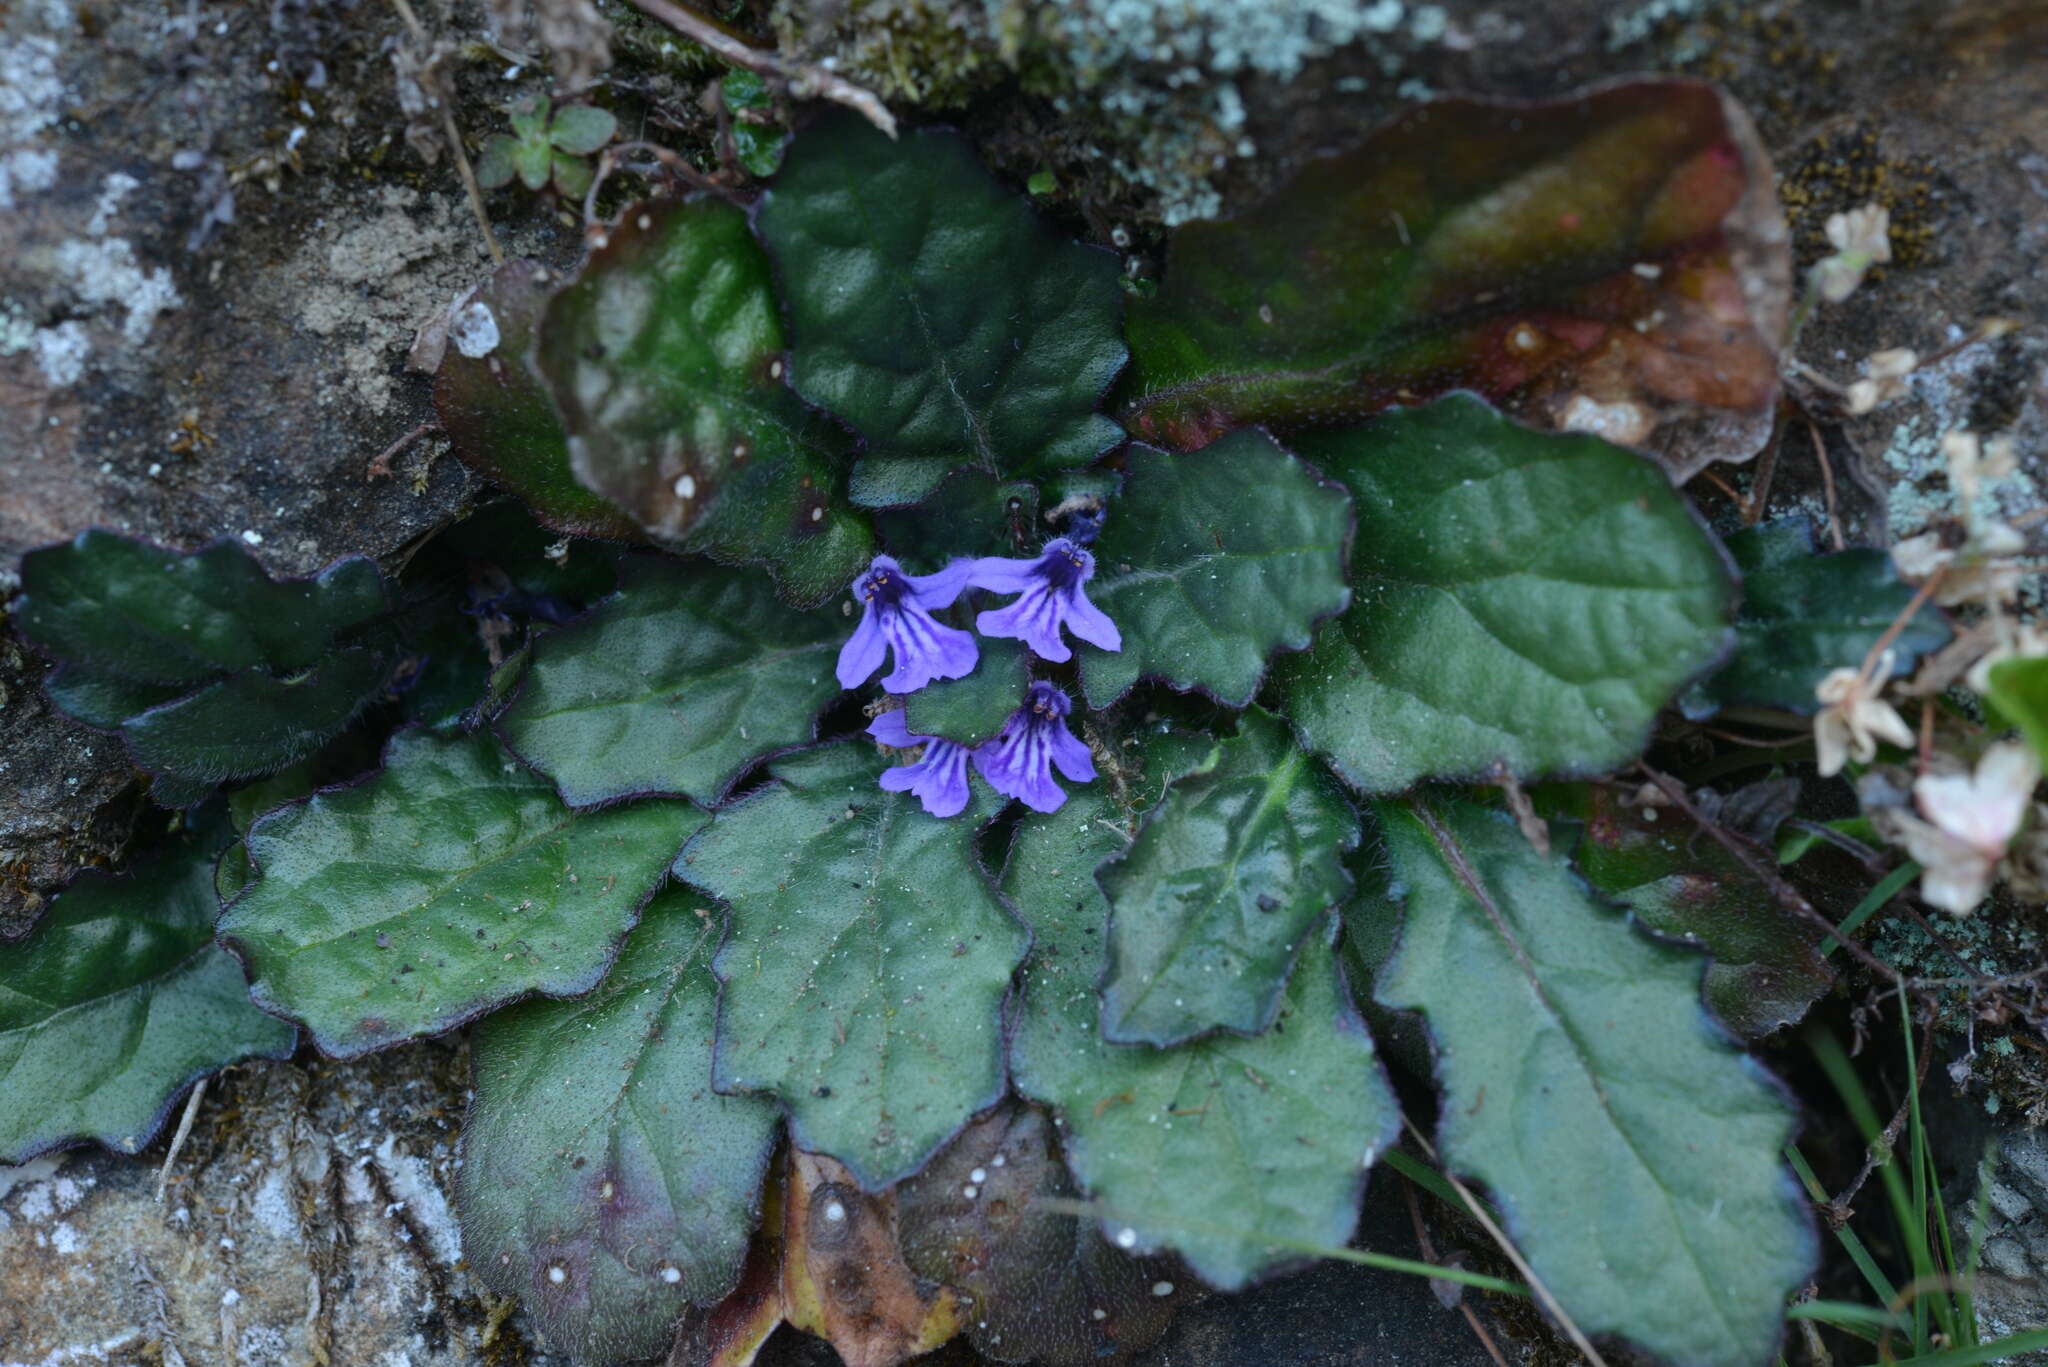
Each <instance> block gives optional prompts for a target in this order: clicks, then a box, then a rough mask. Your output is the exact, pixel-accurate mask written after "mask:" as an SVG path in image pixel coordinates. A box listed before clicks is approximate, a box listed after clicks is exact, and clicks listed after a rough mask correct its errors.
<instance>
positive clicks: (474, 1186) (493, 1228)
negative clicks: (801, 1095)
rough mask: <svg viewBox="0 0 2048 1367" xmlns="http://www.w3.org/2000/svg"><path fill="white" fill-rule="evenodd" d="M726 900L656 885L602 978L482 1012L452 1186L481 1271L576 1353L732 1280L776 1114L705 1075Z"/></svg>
mask: <svg viewBox="0 0 2048 1367" xmlns="http://www.w3.org/2000/svg"><path fill="white" fill-rule="evenodd" d="M719 925H720V917H718V916H717V915H715V914H712V913H710V912H707V911H706V910H705V909H704V907H703V905H702V899H701V898H698V897H697V896H695V895H694V894H692V893H689V892H687V891H685V890H683V889H680V888H671V889H669V890H667V891H664V892H662V893H659V894H657V895H656V896H655V899H654V900H653V901H652V902H650V903H649V904H648V907H647V913H646V915H645V917H644V918H643V919H642V921H641V924H640V926H639V927H638V929H636V930H635V931H634V932H633V936H632V938H631V939H630V940H629V941H628V942H627V944H626V948H625V949H624V950H623V951H622V952H621V953H620V955H619V960H618V962H617V963H616V964H614V965H612V970H611V972H610V973H609V974H607V975H606V977H605V980H604V983H603V985H602V986H600V987H599V988H598V989H597V990H596V991H595V992H593V993H591V994H590V995H589V996H586V997H580V998H578V999H576V1000H575V1001H566V1002H548V1001H541V1002H527V1003H524V1004H522V1005H519V1006H514V1007H511V1008H508V1009H507V1010H504V1011H500V1012H498V1013H497V1014H496V1015H494V1016H492V1017H491V1018H490V1019H489V1020H487V1021H485V1022H484V1023H483V1024H482V1025H480V1026H478V1027H477V1029H476V1033H475V1036H474V1041H473V1044H472V1046H471V1047H472V1051H473V1057H474V1059H475V1064H476V1099H475V1101H474V1102H473V1103H472V1104H471V1107H470V1112H469V1119H468V1121H467V1123H466V1124H465V1125H464V1127H463V1134H462V1153H463V1162H462V1173H461V1180H460V1183H459V1185H458V1187H457V1189H456V1203H457V1206H458V1207H459V1208H460V1210H461V1213H462V1247H463V1251H464V1253H465V1255H466V1256H467V1257H468V1259H469V1266H470V1268H471V1269H472V1271H473V1272H474V1273H475V1275H476V1276H477V1277H478V1278H479V1279H480V1280H481V1281H482V1282H483V1284H484V1285H485V1286H487V1287H489V1288H490V1289H491V1290H493V1291H495V1292H497V1293H498V1294H500V1295H505V1296H517V1297H518V1298H519V1299H520V1301H521V1302H522V1303H523V1304H524V1305H525V1306H526V1308H527V1310H528V1312H529V1313H530V1314H532V1315H533V1316H534V1318H535V1319H536V1320H537V1321H538V1322H539V1324H540V1327H541V1330H542V1332H544V1333H545V1334H546V1335H547V1336H548V1340H549V1342H550V1343H551V1344H553V1345H555V1346H556V1347H557V1348H559V1349H561V1350H564V1351H566V1352H568V1353H571V1354H573V1355H574V1356H576V1357H577V1358H579V1359H587V1360H594V1361H616V1360H618V1359H622V1358H643V1357H648V1356H651V1355H653V1354H655V1353H656V1352H658V1351H660V1350H662V1349H664V1348H665V1347H666V1346H667V1343H668V1341H669V1340H670V1339H671V1338H672V1337H673V1336H674V1324H675V1320H676V1316H677V1315H679V1314H681V1313H682V1312H683V1310H684V1309H685V1307H687V1306H690V1305H710V1304H712V1303H714V1302H716V1301H718V1300H721V1299H723V1298H724V1296H725V1295H726V1293H728V1292H729V1291H731V1290H732V1289H733V1286H734V1285H735V1284H736V1283H737V1282H738V1280H739V1275H740V1265H741V1263H742V1262H743V1261H744V1260H745V1259H746V1256H747V1244H748V1240H749V1238H750V1237H751V1235H752V1233H753V1229H754V1225H755V1224H756V1223H757V1221H758V1219H759V1215H760V1188H761V1176H762V1173H763V1172H764V1171H765V1170H766V1168H767V1165H768V1155H769V1153H770V1152H771V1151H772V1149H773V1148H774V1144H775V1131H776V1122H777V1120H778V1116H777V1113H776V1109H775V1107H774V1105H773V1104H772V1103H770V1102H768V1101H765V1100H762V1099H761V1098H758V1097H730V1096H720V1095H718V1094H717V1093H715V1092H713V1091H712V1090H711V1038H712V1025H713V1021H714V1018H715V1016H716V1014H717V1010H718V982H717V980H716V979H714V978H713V977H712V976H711V953H712V951H713V949H715V948H716V947H717V944H718V931H719Z"/></svg>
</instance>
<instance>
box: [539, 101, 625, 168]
mask: <svg viewBox="0 0 2048 1367" xmlns="http://www.w3.org/2000/svg"><path fill="white" fill-rule="evenodd" d="M618 131H619V121H618V120H617V119H615V118H613V117H612V114H611V111H609V110H605V109H599V108H598V107H597V106H596V105H589V104H573V105H570V106H569V107H568V108H567V109H561V110H557V111H556V112H555V117H554V120H553V121H552V122H551V123H549V124H548V141H549V142H551V143H553V144H554V145H555V149H556V150H557V151H560V152H567V153H568V154H569V155H570V156H572V157H583V156H588V155H590V154H591V153H592V152H595V151H596V150H597V149H598V148H600V147H602V146H604V145H605V144H606V143H608V142H610V141H611V140H612V134H614V133H616V132H618Z"/></svg>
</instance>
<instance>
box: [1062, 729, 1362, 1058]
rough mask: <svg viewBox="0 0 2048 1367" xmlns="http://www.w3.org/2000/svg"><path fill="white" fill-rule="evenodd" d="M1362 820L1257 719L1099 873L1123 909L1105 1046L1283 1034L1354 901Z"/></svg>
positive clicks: (1105, 1001)
mask: <svg viewBox="0 0 2048 1367" xmlns="http://www.w3.org/2000/svg"><path fill="white" fill-rule="evenodd" d="M1357 843H1358V814H1357V813H1356V812H1354V811H1352V810H1351V804H1350V803H1349V802H1347V801H1346V800H1345V798H1344V794H1343V791H1342V790H1341V789H1340V788H1339V787H1338V786H1337V784H1336V782H1335V781H1334V780H1332V779H1331V778H1330V777H1329V775H1328V774H1326V773H1324V772H1323V768H1322V766H1321V765H1319V764H1317V763H1316V762H1315V761H1314V760H1312V759H1310V758H1309V757H1308V756H1307V755H1306V754H1304V753H1302V751H1301V750H1299V749H1297V748H1296V747H1295V744H1294V737H1293V736H1291V735H1289V734H1288V731H1287V728H1286V727H1285V726H1284V725H1282V724H1281V722H1280V721H1279V720H1278V719H1277V718H1275V717H1273V716H1272V715H1271V714H1270V713H1267V712H1264V711H1261V710H1260V709H1258V708H1253V709H1252V710H1251V711H1249V712H1246V713H1245V714H1244V716H1243V718H1242V719H1241V720H1240V722H1239V724H1238V734H1237V735H1236V736H1235V737H1234V738H1232V739H1230V740H1226V741H1224V742H1223V743H1222V744H1221V745H1220V746H1218V747H1217V751H1216V756H1215V759H1214V760H1213V762H1212V763H1211V764H1210V765H1209V766H1208V767H1207V768H1205V769H1203V770H1202V772H1200V773H1198V774H1194V775H1191V776H1189V777H1187V778H1183V779H1181V780H1179V781H1178V782H1176V783H1174V784H1173V785H1172V786H1171V787H1169V788H1168V789H1167V790H1166V796H1165V799H1164V800H1163V801H1161V802H1160V803H1159V805H1158V806H1156V807H1154V808H1153V809H1152V811H1151V812H1150V814H1149V815H1148V816H1147V817H1146V820H1145V823H1144V825H1142V826H1141V827H1140V828H1139V830H1138V837H1137V839H1136V840H1134V841H1132V842H1131V845H1130V848H1129V849H1127V850H1125V851H1124V852H1123V853H1122V854H1121V855H1112V856H1111V858H1110V861H1109V862H1108V863H1105V864H1103V865H1102V866H1101V867H1100V868H1099V869H1097V870H1096V874H1095V879H1096V882H1098V883H1099V884H1101V886H1102V892H1103V895H1104V896H1105V897H1107V898H1108V899H1109V908H1110V915H1109V932H1108V934H1109V971H1108V973H1107V975H1106V976H1105V977H1104V979H1103V983H1102V1036H1103V1038H1104V1039H1107V1040H1110V1041H1112V1042H1114V1043H1118V1044H1154V1045H1168V1044H1180V1043H1184V1042H1185V1041H1187V1040H1190V1039H1193V1038H1195V1037H1196V1036H1198V1035H1203V1034H1207V1033H1209V1032H1211V1031H1215V1030H1231V1031H1235V1032H1236V1033H1238V1034H1241V1035H1256V1034H1258V1033H1259V1032H1260V1031H1262V1030H1265V1029H1266V1028H1267V1027H1268V1026H1270V1025H1271V1024H1272V1023H1273V1017H1274V1015H1275V1013H1277V1012H1278V1011H1279V1009H1280V994H1281V990H1282V989H1283V988H1284V987H1286V985H1287V978H1288V975H1289V974H1290V973H1292V972H1293V971H1294V963H1295V960H1296V958H1297V957H1299V956H1300V955H1301V954H1303V953H1304V952H1307V951H1306V948H1305V947H1306V946H1309V945H1311V944H1325V943H1327V942H1328V940H1329V936H1328V935H1327V934H1318V933H1317V932H1318V931H1319V930H1327V929H1328V922H1327V921H1326V919H1325V914H1326V913H1327V912H1329V911H1330V910H1331V909H1332V908H1334V907H1337V906H1339V905H1341V904H1342V903H1343V902H1344V900H1345V898H1346V897H1347V896H1349V895H1350V892H1351V876H1350V875H1349V874H1347V873H1346V872H1345V871H1344V862H1343V856H1344V852H1345V851H1347V850H1349V849H1351V848H1352V847H1353V846H1355V845H1357Z"/></svg>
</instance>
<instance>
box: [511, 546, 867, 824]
mask: <svg viewBox="0 0 2048 1367" xmlns="http://www.w3.org/2000/svg"><path fill="white" fill-rule="evenodd" d="M848 630H849V624H848V622H847V621H846V619H844V618H843V617H841V616H840V615H839V614H838V613H837V612H831V611H826V610H815V611H810V612H799V611H797V610H796V609H794V608H789V607H785V606H783V605H782V604H781V603H779V602H777V601H776V599H775V594H774V592H773V590H771V589H770V588H769V586H768V584H767V582H766V581H765V580H763V579H762V578H761V577H760V576H759V575H756V574H749V573H747V572H745V571H743V570H729V569H721V568H718V567H716V566H711V565H705V564H702V563H698V564H689V563H678V562H675V561H669V560H656V559H653V558H651V557H631V558H627V559H625V560H622V561H621V562H620V564H619V592H618V593H617V594H616V595H614V596H613V597H611V598H608V599H606V600H605V601H604V602H603V603H600V604H599V605H598V606H597V608H596V610H594V611H593V612H591V613H590V614H589V615H587V616H585V617H582V618H579V619H578V620H576V621H574V622H571V623H570V624H569V625H568V626H565V627H562V628H561V629H560V630H558V631H551V632H548V633H547V634H546V635H544V636H542V637H540V638H539V639H538V640H536V641H535V642H534V645H533V661H532V664H531V665H530V666H529V667H528V669H527V673H526V682H525V684H524V686H523V687H522V688H521V689H520V690H519V693H518V695H517V696H516V697H515V698H514V699H513V701H512V705H511V706H510V707H508V708H507V709H506V710H505V712H504V713H503V714H502V715H501V716H500V717H499V718H498V723H497V725H498V732H499V734H500V736H502V737H503V739H504V741H505V744H506V745H508V746H509V747H511V749H512V750H513V751H515V752H516V753H517V754H519V755H520V756H521V757H522V758H523V759H525V760H526V761H527V762H528V763H530V764H532V765H533V766H534V767H535V768H536V769H538V770H540V771H541V772H542V773H543V774H546V775H547V776H548V777H550V778H552V779H553V780H554V781H555V786H556V788H557V789H559V790H560V792H561V794H562V798H563V800H564V801H566V802H568V803H569V804H570V805H571V806H575V807H588V806H592V805H595V804H598V803H605V802H613V801H616V800H617V799H619V798H622V797H632V796H636V795H641V794H647V793H668V794H682V795H684V796H687V797H691V798H694V799H696V800H697V801H698V802H700V803H703V804H704V805H705V806H710V805H712V804H713V803H715V802H717V801H718V800H719V799H720V798H721V797H723V796H724V795H725V792H726V790H727V789H728V788H730V787H731V786H732V784H733V781H734V780H735V779H737V778H738V777H739V776H740V775H741V774H742V773H743V772H745V770H746V768H747V766H748V765H750V764H752V763H753V762H754V760H755V759H757V758H759V757H760V756H762V755H768V754H774V753H775V752H777V751H780V750H788V749H792V748H794V747H796V746H799V745H803V744H806V743H808V742H809V741H810V740H812V739H813V738H814V737H815V735H816V724H815V723H816V718H817V715H818V712H819V710H820V709H821V708H823V707H824V706H825V704H826V703H828V702H830V701H831V700H832V699H833V698H836V697H837V696H839V681H838V679H837V678H836V677H835V676H834V674H833V663H834V661H836V660H837V659H838V657H839V647H840V645H841V643H842V642H843V641H844V640H845V638H846V636H847V634H848Z"/></svg>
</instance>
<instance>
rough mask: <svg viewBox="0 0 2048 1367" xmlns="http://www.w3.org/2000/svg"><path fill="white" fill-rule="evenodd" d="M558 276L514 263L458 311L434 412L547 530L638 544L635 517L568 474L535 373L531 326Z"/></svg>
mask: <svg viewBox="0 0 2048 1367" xmlns="http://www.w3.org/2000/svg"><path fill="white" fill-rule="evenodd" d="M555 280H556V276H555V275H554V273H553V272H551V271H550V270H548V269H547V268H546V267H545V266H542V265H541V264H540V263H539V262H537V261H528V260H524V259H522V260H516V261H507V262H506V263H505V264H504V265H502V266H500V267H499V268H498V269H497V271H496V272H495V273H494V274H493V275H492V276H491V278H490V279H489V280H487V281H485V282H484V283H483V284H482V285H480V286H478V287H477V289H476V290H475V291H474V292H473V293H472V294H471V295H470V296H469V297H468V298H466V299H465V300H463V301H462V302H460V303H458V304H457V305H456V306H455V309H454V311H453V314H452V317H453V322H452V324H451V326H450V329H449V331H450V334H451V335H450V338H449V346H448V350H447V351H446V353H444V354H443V356H442V358H441V368H440V369H439V370H438V371H436V372H435V373H434V413H435V415H436V416H437V417H439V418H440V420H441V426H442V428H443V429H445V430H446V432H447V433H448V444H449V446H450V448H451V449H453V450H454V452H455V454H456V456H458V457H459V458H460V459H461V461H462V463H463V464H465V465H467V466H468V467H469V468H470V469H472V470H474V471H476V472H477V473H478V474H480V475H483V476H484V477H485V478H487V479H491V480H494V481H496V482H497V483H499V484H501V485H503V486H504V487H505V488H507V489H509V490H511V491H512V492H513V493H514V494H517V495H518V496H519V498H520V499H521V500H522V501H523V502H525V504H526V506H527V507H528V508H530V509H531V510H532V511H533V515H534V517H535V518H537V519H539V520H540V521H541V522H542V523H543V524H545V525H546V526H549V527H552V528H554V529H555V530H556V531H560V532H569V533H573V534H574V535H577V536H603V537H611V538H613V539H615V540H628V539H630V540H638V539H639V535H640V529H639V527H638V526H637V525H635V524H634V522H633V520H632V519H631V518H629V517H627V516H626V515H625V514H624V513H623V512H621V511H620V510H619V509H618V508H617V507H616V506H614V505H613V504H612V503H611V502H610V501H609V500H607V499H603V498H600V497H598V496H597V495H596V494H594V493H592V492H590V490H588V489H586V488H584V487H583V485H582V484H580V483H578V482H577V479H576V476H575V475H574V474H573V473H572V472H571V471H570V469H569V439H568V436H567V434H565V433H564V432H563V431H562V419H561V417H560V416H559V415H558V414H557V413H556V412H555V405H554V402H553V400H551V399H549V398H548V393H547V388H546V386H544V385H543V384H542V383H541V380H540V376H539V375H538V374H536V373H535V372H534V370H533V365H532V360H531V357H532V351H533V328H534V324H535V322H536V321H537V320H538V319H539V317H540V313H541V310H542V309H544V308H546V307H547V302H548V298H549V293H548V291H549V290H550V288H552V286H553V284H554V282H555Z"/></svg>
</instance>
